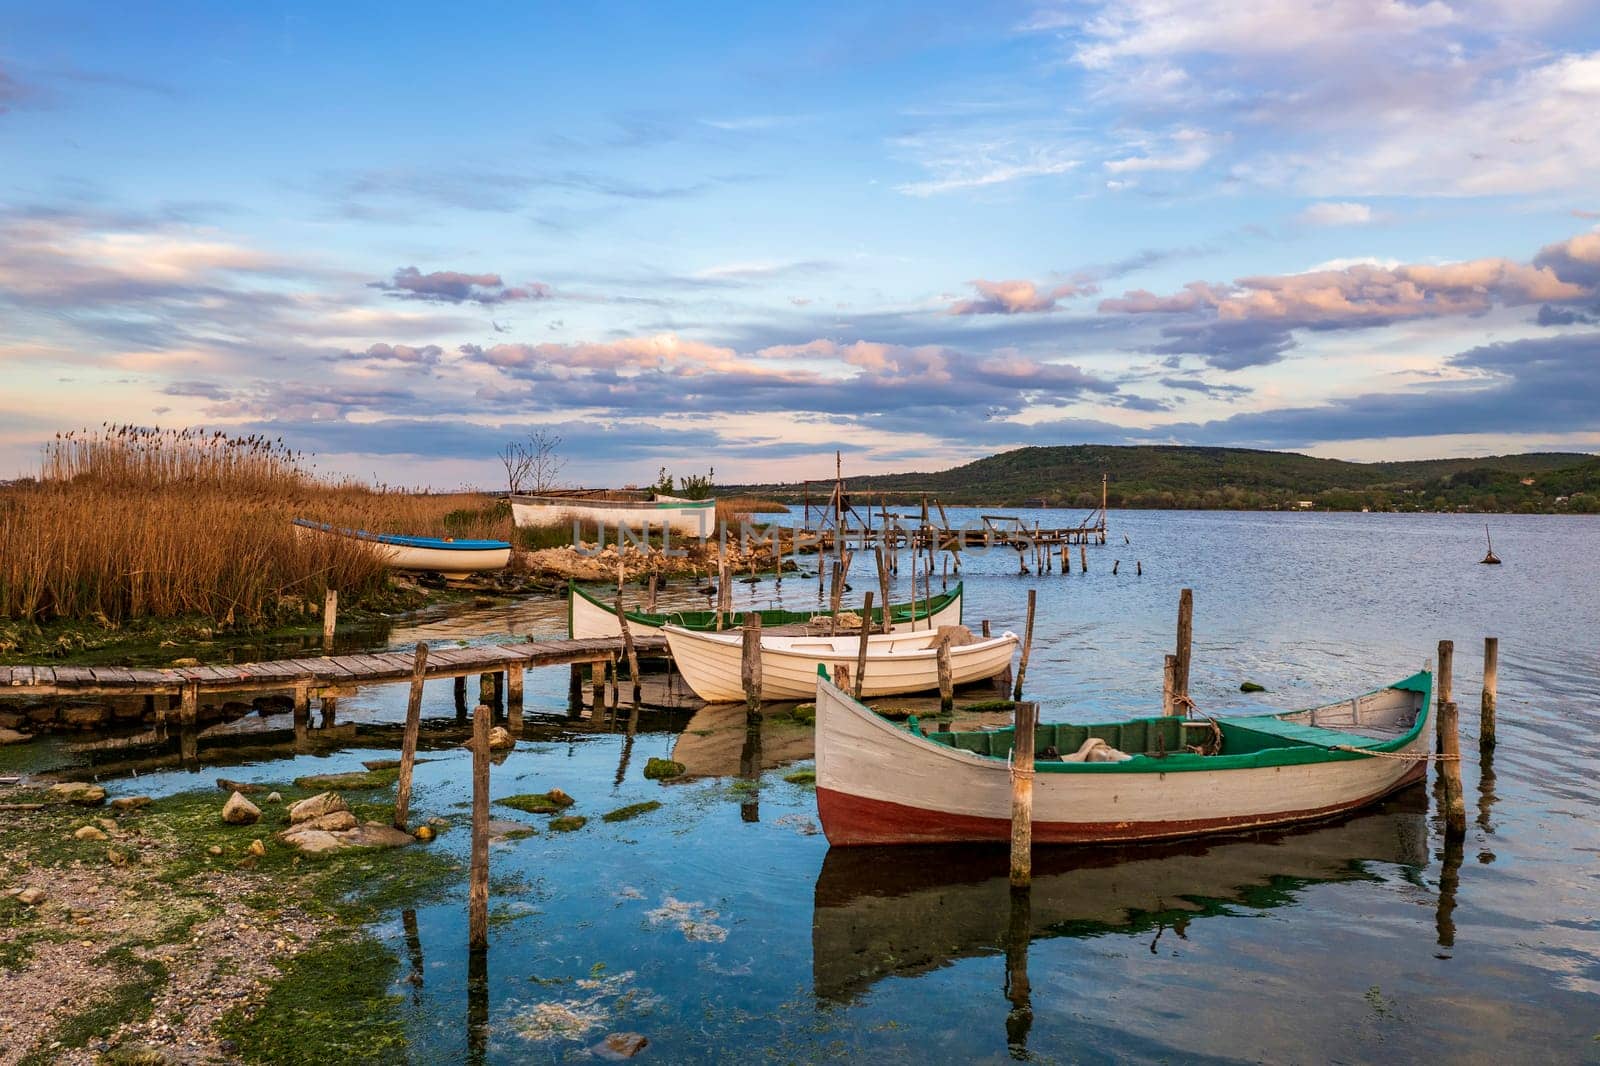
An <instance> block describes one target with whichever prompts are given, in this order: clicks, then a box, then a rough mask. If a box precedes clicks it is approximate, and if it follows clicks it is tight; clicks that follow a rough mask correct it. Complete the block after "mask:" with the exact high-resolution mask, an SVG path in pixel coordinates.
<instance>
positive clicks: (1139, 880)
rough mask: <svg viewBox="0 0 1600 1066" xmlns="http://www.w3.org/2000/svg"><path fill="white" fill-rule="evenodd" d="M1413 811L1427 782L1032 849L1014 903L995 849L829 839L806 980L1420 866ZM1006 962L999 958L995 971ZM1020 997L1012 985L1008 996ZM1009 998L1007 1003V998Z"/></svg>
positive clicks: (856, 979) (942, 958) (838, 981)
mask: <svg viewBox="0 0 1600 1066" xmlns="http://www.w3.org/2000/svg"><path fill="white" fill-rule="evenodd" d="M1426 810H1427V793H1426V791H1425V789H1424V788H1423V787H1422V786H1421V785H1418V786H1417V787H1415V788H1410V789H1407V790H1406V791H1404V792H1402V793H1399V794H1397V795H1396V796H1394V797H1393V798H1391V799H1390V800H1388V801H1387V802H1385V803H1383V804H1381V805H1379V806H1377V807H1373V808H1369V809H1368V810H1366V811H1364V812H1362V813H1359V814H1355V815H1352V816H1350V817H1348V818H1345V819H1342V820H1340V821H1337V822H1330V823H1324V824H1321V825H1316V826H1310V827H1301V828H1298V829H1279V830H1269V831H1262V832H1259V833H1254V834H1249V835H1241V836H1233V837H1227V838H1221V839H1213V840H1199V841H1188V842H1176V843H1171V844H1160V845H1145V846H1130V847H1113V848H1041V849H1036V850H1035V852H1034V857H1033V887H1032V889H1031V891H1030V893H1029V894H1028V895H1029V898H1028V899H1027V901H1026V904H1027V905H1026V908H1025V910H1022V911H1020V912H1019V908H1018V907H1017V906H1016V905H1015V903H1014V902H1013V900H1012V898H1011V887H1010V884H1009V882H1008V880H1007V877H1006V870H1007V859H1006V853H1005V851H1004V850H1003V849H995V848H968V847H943V848H934V847H928V848H909V847H897V848H833V849H831V850H830V851H829V852H828V854H827V856H826V858H825V859H824V860H823V864H822V872H821V874H820V875H819V876H818V877H817V884H816V894H815V901H814V908H813V912H812V925H811V946H812V983H813V990H814V992H815V995H816V997H817V999H818V1000H820V1001H823V1002H833V1003H848V1002H851V1001H853V1000H854V999H856V998H857V997H858V996H861V995H863V994H864V993H866V992H867V991H868V990H869V989H870V988H871V987H872V986H873V985H874V984H876V983H877V982H878V981H880V980H882V979H883V978H885V977H891V976H894V977H914V976H917V975H919V974H923V973H928V972H931V971H933V970H937V969H940V968H941V967H944V966H948V965H950V964H951V963H952V962H955V961H956V960H959V959H964V958H974V957H978V956H984V955H993V954H1001V953H1004V954H1006V955H1007V958H1008V962H1009V961H1010V960H1011V958H1012V957H1013V956H1015V955H1017V954H1018V953H1019V951H1020V952H1021V954H1022V957H1023V958H1024V959H1025V956H1026V953H1025V948H1026V944H1027V942H1028V941H1030V940H1038V939H1043V938H1048V937H1060V936H1068V937H1090V936H1101V935H1105V934H1109V933H1118V932H1139V931H1143V930H1151V929H1153V930H1156V931H1157V933H1158V935H1159V933H1160V931H1162V930H1165V929H1167V928H1173V927H1176V928H1177V929H1179V930H1180V932H1181V929H1182V926H1183V925H1184V924H1185V923H1186V922H1188V921H1190V920H1192V919H1194V918H1197V917H1202V916H1206V915H1212V914H1218V913H1223V912H1224V911H1225V910H1226V909H1227V908H1228V907H1229V906H1230V905H1235V904H1247V905H1249V906H1252V907H1275V906H1283V905H1287V904H1291V903H1293V902H1294V901H1295V899H1296V895H1297V890H1298V889H1300V888H1303V887H1304V886H1306V885H1310V884H1316V883H1322V882H1335V881H1350V880H1359V879H1363V878H1367V877H1370V876H1371V874H1370V872H1369V871H1368V870H1367V869H1366V867H1365V866H1364V865H1363V864H1364V863H1366V862H1382V863H1393V864H1397V865H1404V866H1415V867H1422V866H1425V865H1426V864H1427V862H1428V852H1427V840H1428V829H1427V822H1426ZM1019 914H1020V917H1019ZM1023 966H1024V967H1025V962H1024V963H1023ZM1015 969H1017V967H1016V966H1014V965H1013V966H1008V979H1011V980H1014V978H1012V977H1011V971H1012V970H1015ZM1024 982H1025V978H1024ZM1025 996H1026V985H1025V984H1024V988H1023V990H1022V995H1021V996H1018V997H1017V1000H1018V1001H1020V1000H1021V999H1023V998H1024V997H1025ZM1013 1006H1014V1007H1016V1008H1018V1010H1019V1014H1020V1008H1021V1003H1020V1002H1016V1001H1014V1004H1013ZM1013 1020H1014V1021H1015V1022H1017V1023H1021V1022H1022V1021H1023V1019H1022V1018H1021V1017H1015V1018H1014V1019H1013ZM1019 1027H1020V1025H1019ZM1013 1042H1015V1041H1013Z"/></svg>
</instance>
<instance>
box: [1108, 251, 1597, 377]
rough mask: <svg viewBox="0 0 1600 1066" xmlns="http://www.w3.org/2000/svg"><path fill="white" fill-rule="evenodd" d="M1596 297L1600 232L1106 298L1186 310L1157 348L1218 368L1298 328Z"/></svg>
mask: <svg viewBox="0 0 1600 1066" xmlns="http://www.w3.org/2000/svg"><path fill="white" fill-rule="evenodd" d="M1597 295H1600V234H1583V235H1580V236H1578V237H1574V238H1572V239H1570V240H1567V241H1561V242H1558V243H1556V244H1551V245H1547V246H1545V247H1544V248H1542V249H1541V250H1540V251H1539V253H1538V255H1537V256H1535V257H1534V260H1533V262H1532V263H1519V262H1515V261H1513V260H1510V259H1504V258H1485V259H1473V260H1468V261H1464V262H1457V263H1441V264H1431V263H1411V264H1404V263H1402V264H1394V265H1390V264H1382V263H1376V262H1363V261H1357V262H1350V263H1349V264H1348V265H1343V266H1338V267H1334V268H1331V269H1319V270H1310V271H1306V272H1304V273H1300V274H1271V275H1257V276H1254V277H1244V278H1238V279H1236V280H1235V281H1233V282H1232V283H1228V284H1217V283H1213V282H1205V281H1193V282H1190V283H1189V284H1187V285H1185V286H1184V287H1183V289H1182V290H1180V291H1179V292H1176V293H1173V294H1171V295H1168V296H1159V295H1156V294H1155V293H1151V292H1148V291H1146V290H1143V289H1139V290H1133V291H1131V292H1127V293H1124V294H1123V295H1122V296H1121V297H1115V298H1110V299H1106V300H1102V301H1101V302H1100V305H1099V309H1100V311H1101V312H1102V313H1111V314H1136V315H1137V314H1161V315H1173V316H1185V317H1186V318H1187V319H1188V321H1183V322H1178V323H1173V324H1170V325H1167V326H1165V327H1164V328H1163V329H1162V335H1163V336H1164V337H1165V338H1166V339H1165V340H1164V341H1163V342H1162V343H1160V344H1158V345H1156V346H1155V347H1153V348H1151V349H1150V351H1152V352H1155V353H1158V354H1168V355H1172V354H1183V353H1192V354H1197V355H1202V356H1204V357H1205V358H1206V361H1207V362H1209V363H1210V364H1211V365H1212V366H1215V367H1218V368H1219V369H1226V370H1237V369H1240V368H1242V367H1246V366H1258V365H1262V364H1264V363H1271V362H1276V361H1278V360H1279V359H1282V358H1283V356H1284V354H1285V353H1286V352H1287V351H1288V350H1289V349H1290V348H1292V347H1293V346H1294V340H1293V336H1292V332H1293V331H1294V330H1296V329H1312V330H1331V329H1362V328H1370V327H1375V326H1383V325H1388V324H1390V323H1393V322H1400V321H1405V320H1409V319H1426V318H1443V317H1452V316H1454V317H1464V316H1472V315H1480V314H1483V313H1485V312H1487V311H1489V310H1490V309H1491V308H1493V307H1495V306H1503V307H1517V306H1524V305H1528V304H1536V303H1552V304H1559V303H1567V302H1575V301H1585V300H1591V299H1594V298H1596V296H1597Z"/></svg>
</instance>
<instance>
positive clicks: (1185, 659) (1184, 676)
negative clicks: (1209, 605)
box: [1172, 589, 1194, 705]
mask: <svg viewBox="0 0 1600 1066" xmlns="http://www.w3.org/2000/svg"><path fill="white" fill-rule="evenodd" d="M1193 643H1194V590H1193V589H1184V590H1183V591H1182V592H1179V593H1178V646H1177V648H1175V649H1174V653H1175V654H1176V655H1177V658H1178V663H1177V668H1176V670H1175V671H1174V673H1173V675H1172V695H1173V698H1174V699H1176V700H1177V702H1178V703H1179V704H1182V705H1186V701H1187V700H1188V698H1189V655H1190V649H1191V647H1192V645H1193Z"/></svg>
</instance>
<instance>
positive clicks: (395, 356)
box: [336, 341, 444, 369]
mask: <svg viewBox="0 0 1600 1066" xmlns="http://www.w3.org/2000/svg"><path fill="white" fill-rule="evenodd" d="M443 355H444V349H442V348H440V347H439V346H438V345H437V344H424V345H420V346H417V345H410V344H385V343H383V342H382V341H379V342H378V343H376V344H371V345H368V346H367V348H366V350H365V351H360V352H344V353H342V354H340V355H339V356H337V357H336V358H338V359H341V360H361V361H370V362H381V363H397V364H401V365H404V366H409V367H414V368H418V369H421V368H426V367H432V366H437V365H438V363H439V359H440V357H442V356H443Z"/></svg>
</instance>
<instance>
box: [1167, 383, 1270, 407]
mask: <svg viewBox="0 0 1600 1066" xmlns="http://www.w3.org/2000/svg"><path fill="white" fill-rule="evenodd" d="M1161 384H1163V385H1165V386H1166V387H1167V388H1169V389H1178V390H1180V391H1183V392H1198V393H1201V394H1202V395H1204V396H1207V397H1209V398H1211V399H1213V400H1227V401H1228V402H1230V403H1231V402H1233V401H1234V400H1237V399H1239V398H1240V397H1242V396H1248V395H1250V393H1251V392H1252V391H1254V390H1252V389H1250V388H1248V387H1246V386H1244V385H1222V384H1217V383H1215V382H1210V381H1202V380H1201V379H1200V378H1180V377H1164V378H1162V379H1161Z"/></svg>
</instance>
